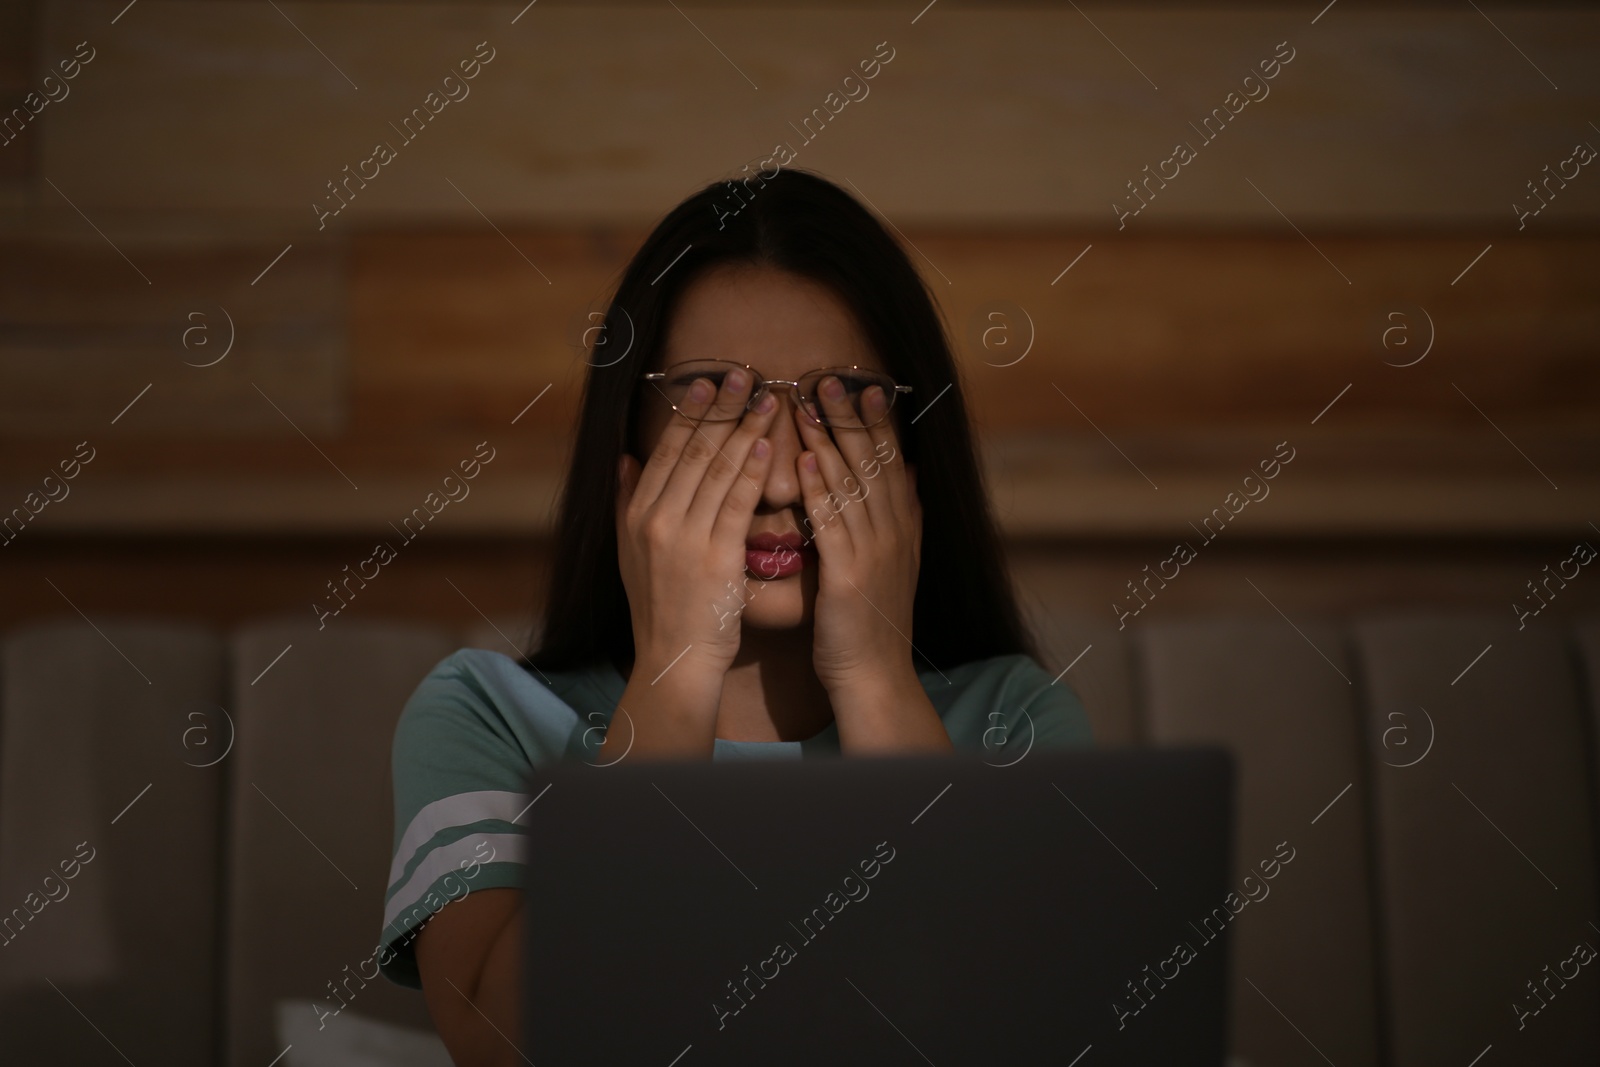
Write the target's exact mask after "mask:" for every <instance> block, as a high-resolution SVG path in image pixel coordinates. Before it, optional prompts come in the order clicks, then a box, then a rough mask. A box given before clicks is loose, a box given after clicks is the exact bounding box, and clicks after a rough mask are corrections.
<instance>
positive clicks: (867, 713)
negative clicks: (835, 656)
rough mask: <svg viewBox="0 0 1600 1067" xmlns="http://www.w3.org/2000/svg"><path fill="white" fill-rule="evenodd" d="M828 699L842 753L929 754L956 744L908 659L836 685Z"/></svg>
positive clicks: (857, 754) (950, 749)
mask: <svg viewBox="0 0 1600 1067" xmlns="http://www.w3.org/2000/svg"><path fill="white" fill-rule="evenodd" d="M829 698H830V700H831V701H832V703H833V715H834V719H835V720H836V721H837V722H838V724H839V748H840V750H841V751H842V752H843V753H844V754H845V755H853V756H870V755H884V756H887V755H912V754H931V753H938V752H950V751H952V750H953V749H954V747H955V746H954V745H953V744H952V743H951V741H950V735H949V733H947V732H946V731H945V728H944V721H943V720H942V719H940V718H939V713H938V711H937V710H935V708H934V706H933V703H932V701H930V700H929V699H928V694H927V692H926V691H925V690H924V689H923V688H922V683H921V682H920V681H919V680H918V679H917V675H916V671H915V670H914V669H912V668H911V667H910V665H909V664H907V665H906V666H905V667H904V668H901V669H898V670H895V671H893V672H881V673H879V674H877V675H875V676H872V677H869V678H864V679H861V680H860V681H858V682H855V683H853V684H850V685H842V686H839V687H838V689H837V691H836V692H831V693H830V694H829Z"/></svg>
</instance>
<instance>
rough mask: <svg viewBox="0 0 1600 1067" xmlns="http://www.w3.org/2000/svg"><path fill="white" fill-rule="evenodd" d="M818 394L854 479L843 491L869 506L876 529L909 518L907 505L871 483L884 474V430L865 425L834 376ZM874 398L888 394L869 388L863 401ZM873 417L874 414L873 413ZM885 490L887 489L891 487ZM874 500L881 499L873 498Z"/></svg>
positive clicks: (823, 384)
mask: <svg viewBox="0 0 1600 1067" xmlns="http://www.w3.org/2000/svg"><path fill="white" fill-rule="evenodd" d="M817 395H818V398H819V399H820V401H821V404H822V410H823V412H824V413H825V414H826V415H827V417H828V422H829V425H831V426H833V427H834V428H835V430H836V432H835V433H834V435H833V437H834V441H835V447H836V448H837V449H838V450H839V454H840V455H841V456H843V457H844V460H845V464H846V466H847V468H848V470H849V476H850V478H851V479H852V481H851V482H849V483H847V484H845V485H843V486H842V487H841V488H842V489H843V490H844V492H846V493H847V494H848V495H849V496H850V497H851V498H852V499H855V498H860V502H861V503H862V504H863V505H864V506H865V508H866V510H867V514H868V515H869V516H871V518H872V521H873V525H874V526H875V527H880V526H881V527H885V528H887V527H888V526H889V525H890V524H891V523H893V522H895V521H897V520H901V519H903V518H904V517H905V515H904V508H903V506H902V507H898V508H897V507H896V506H895V500H894V498H893V495H892V494H891V493H889V492H887V491H884V492H877V493H874V492H873V489H874V488H876V486H875V485H872V484H867V483H870V482H874V481H875V478H876V476H877V475H878V474H879V473H881V470H880V465H879V463H878V461H877V459H876V457H875V455H874V452H873V449H874V447H875V445H874V438H875V435H876V434H877V433H879V432H881V431H880V430H879V429H877V428H868V427H867V426H865V425H863V423H862V421H861V419H860V417H859V416H858V414H857V412H856V408H855V405H854V404H853V403H851V402H850V397H849V394H848V393H847V392H846V391H845V389H844V386H843V385H842V384H840V382H839V379H838V378H836V377H834V376H832V375H829V376H828V377H826V378H824V379H823V380H822V381H821V383H819V385H818V388H817ZM873 395H875V396H877V397H879V398H882V397H883V395H884V393H883V390H882V389H880V388H879V387H878V386H875V385H874V386H869V387H868V388H867V390H866V394H865V395H864V396H863V398H862V399H863V402H865V399H866V396H873ZM886 408H887V404H886V403H885V404H880V405H879V406H878V409H877V412H878V414H879V415H881V414H882V413H883V412H884V411H885V410H886ZM870 414H871V412H869V415H870ZM880 425H881V424H880ZM884 454H885V455H892V454H893V453H890V452H885V453H884ZM823 474H824V476H827V475H828V470H827V468H826V467H824V468H823ZM883 488H884V489H885V490H887V486H884V487H883ZM873 497H876V498H877V499H873Z"/></svg>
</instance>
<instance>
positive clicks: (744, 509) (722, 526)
mask: <svg viewBox="0 0 1600 1067" xmlns="http://www.w3.org/2000/svg"><path fill="white" fill-rule="evenodd" d="M773 406H774V407H776V406H777V405H776V403H774V405H773ZM769 422H770V417H769ZM771 470H772V442H771V441H769V440H767V438H765V437H758V438H756V439H755V440H754V441H752V442H751V443H750V449H749V453H748V454H747V455H746V456H745V460H744V466H743V467H742V468H741V469H740V471H739V474H740V477H737V478H735V479H734V480H733V481H732V483H730V484H729V486H728V491H727V494H726V495H725V496H723V498H722V503H721V505H720V506H719V507H718V509H717V514H716V518H715V520H714V521H713V522H712V525H711V540H713V541H737V542H738V543H739V544H741V545H742V544H744V539H745V537H746V536H748V535H749V533H750V517H751V516H752V515H754V514H755V512H756V505H757V504H758V503H760V502H761V487H762V486H764V485H766V484H767V474H768V473H769V472H770V471H771Z"/></svg>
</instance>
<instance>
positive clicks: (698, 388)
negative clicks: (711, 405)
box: [689, 378, 711, 403]
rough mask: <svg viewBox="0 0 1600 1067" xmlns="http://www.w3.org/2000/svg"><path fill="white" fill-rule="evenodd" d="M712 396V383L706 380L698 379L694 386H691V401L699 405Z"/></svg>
mask: <svg viewBox="0 0 1600 1067" xmlns="http://www.w3.org/2000/svg"><path fill="white" fill-rule="evenodd" d="M710 395H711V383H710V382H708V381H706V380H705V379H704V378H696V379H695V380H694V384H693V385H691V386H689V399H690V400H693V401H695V402H696V403H698V402H699V401H702V400H705V399H706V398H708V397H709V396H710Z"/></svg>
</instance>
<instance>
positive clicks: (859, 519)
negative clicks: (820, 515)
mask: <svg viewBox="0 0 1600 1067" xmlns="http://www.w3.org/2000/svg"><path fill="white" fill-rule="evenodd" d="M795 420H796V421H797V422H798V423H799V424H800V440H801V442H802V443H803V444H804V445H805V446H806V448H807V449H809V450H810V451H811V452H812V453H813V454H814V455H815V457H816V464H817V472H818V475H819V476H820V477H821V478H822V482H823V492H824V493H825V494H829V493H831V494H833V496H834V497H835V498H836V500H835V501H834V502H833V503H835V504H837V506H832V507H830V510H831V511H834V512H838V513H840V514H842V515H843V518H844V523H845V525H846V526H847V527H848V528H849V529H850V530H851V532H852V535H854V536H859V537H870V536H871V535H872V530H873V526H872V520H871V517H870V516H869V515H868V513H867V509H866V506H865V503H866V501H867V500H868V499H870V497H871V494H872V490H871V488H870V487H869V486H867V484H866V483H865V482H863V481H862V480H861V479H860V478H858V477H855V476H854V475H853V474H852V473H851V471H850V468H849V467H848V466H847V465H846V464H845V461H844V457H843V456H841V455H840V454H839V449H838V448H836V447H835V446H834V443H833V440H832V439H831V438H830V437H829V436H828V432H827V431H826V430H824V429H823V428H822V427H820V426H818V425H817V424H816V423H814V422H812V421H811V420H810V419H808V418H806V417H805V416H804V415H802V414H800V413H799V412H796V413H795Z"/></svg>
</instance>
